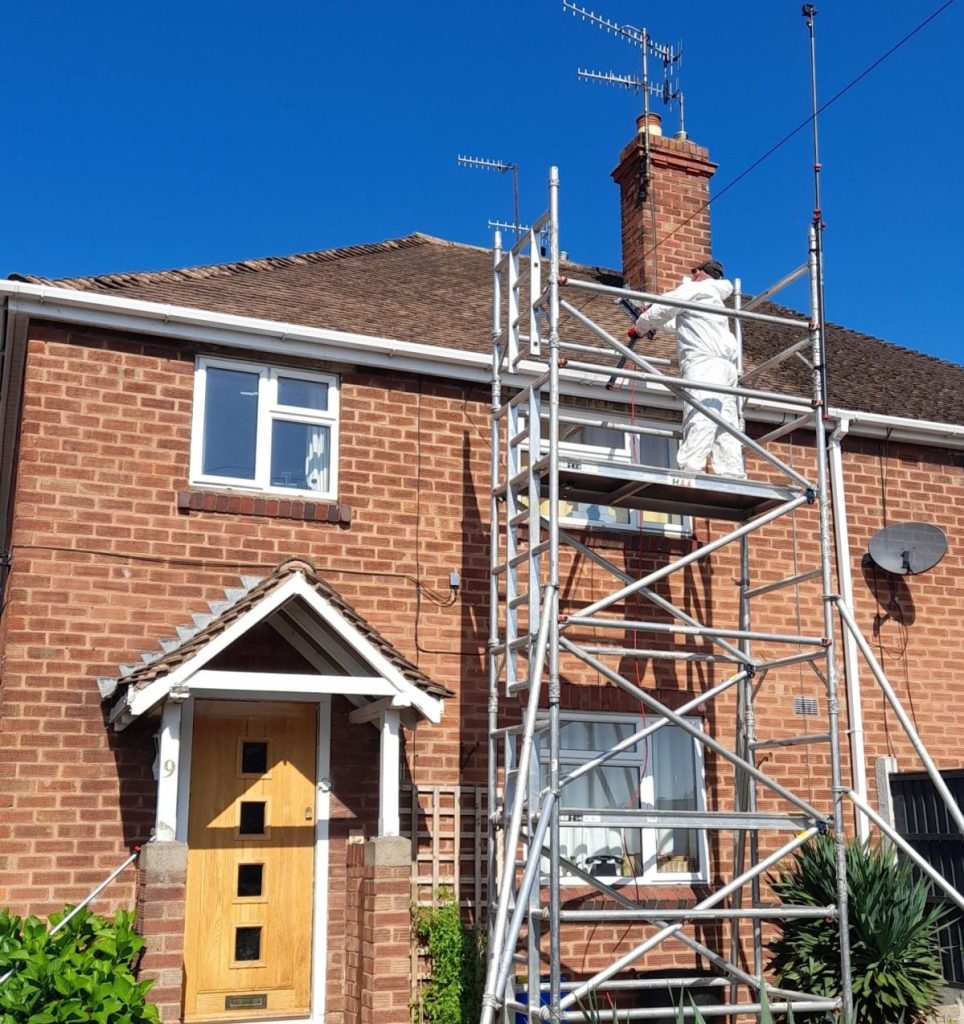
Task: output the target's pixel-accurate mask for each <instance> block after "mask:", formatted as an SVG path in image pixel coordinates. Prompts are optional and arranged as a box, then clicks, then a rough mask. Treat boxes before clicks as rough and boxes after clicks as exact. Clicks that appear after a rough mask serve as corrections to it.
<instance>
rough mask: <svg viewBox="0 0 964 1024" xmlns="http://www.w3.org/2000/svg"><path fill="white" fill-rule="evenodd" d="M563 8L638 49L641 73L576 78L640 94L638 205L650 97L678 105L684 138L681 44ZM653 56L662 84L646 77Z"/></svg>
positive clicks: (646, 174) (647, 167)
mask: <svg viewBox="0 0 964 1024" xmlns="http://www.w3.org/2000/svg"><path fill="white" fill-rule="evenodd" d="M562 9H563V10H564V11H569V12H570V13H571V14H572V15H573V16H574V17H577V18H582V20H583V21H588V22H589V23H590V24H591V25H595V26H596V27H597V28H601V29H602V30H603V31H604V32H607V33H610V34H611V35H614V36H616V37H617V38H618V39H622V40H623V41H624V42H626V43H629V44H630V46H637V47H639V50H640V74H639V75H638V76H637V75H618V74H616V72H614V71H590V70H589V69H588V68H578V69H577V73H578V75H579V77H580V78H581V79H582V80H583V81H585V82H602V83H603V84H604V85H618V86H621V87H622V88H624V89H630V90H631V91H632V92H635V93H642V95H643V121H642V123H643V133H642V137H643V173H642V180H641V181H640V182H639V186H638V191H637V202H638V204H639V205H640V206H642V204H643V203H645V202H646V200H647V199H648V198H649V193H650V188H651V186H652V180H653V173H652V162H651V159H650V144H649V103H650V98H651V97H654V98H656V99H659V100H662V102H663V105H664V106H665V107H667V108H672V106H673V104H674V103H676V104H678V105H679V131H677V133H676V136H675V137H676V138H677V139H681V140H685V139H686V137H687V136H686V122H685V119H684V104H683V90H682V89H681V88H680V67H681V65H682V63H683V44H682V42H678V43H676V44H675V45H667V44H665V43H658V42H656V40H655V39H653V37H652V36H651V35H650V34H649V32H648V31H647V30H646V29H645V28H643V27H638V28H637V27H636V26H635V25H617V24H616V22H614V21H610V20H609V19H608V18H604V17H602V16H601V15H599V14H596V13H595V12H594V11H589V10H587V9H586V8H585V7H580V6H579V5H578V4H574V3H572V2H571V0H562ZM651 56H652V57H655V58H656V59H657V60H658V61H659V62H660V63H661V64H662V65H663V81H662V83H661V84H657V83H656V82H651V81H650V78H649V58H650V57H651ZM650 219H651V221H652V225H651V227H652V232H653V238H654V239H655V238H656V208H655V206H654V205H653V204H651V205H650ZM652 263H653V266H652V271H653V276H652V281H651V284H652V285H653V287H654V288H657V290H658V283H657V281H656V251H655V248H654V249H653V252H652Z"/></svg>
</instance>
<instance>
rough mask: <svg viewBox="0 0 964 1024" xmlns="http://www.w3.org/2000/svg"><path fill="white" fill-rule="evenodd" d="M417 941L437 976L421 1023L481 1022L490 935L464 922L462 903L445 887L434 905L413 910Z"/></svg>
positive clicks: (419, 1011)
mask: <svg viewBox="0 0 964 1024" xmlns="http://www.w3.org/2000/svg"><path fill="white" fill-rule="evenodd" d="M413 922H414V929H415V937H416V938H417V939H418V941H419V943H420V944H421V945H423V946H424V947H425V948H426V949H427V951H428V955H429V958H430V960H431V963H432V974H431V977H430V978H429V980H428V982H427V983H426V985H425V986H424V987H423V989H422V991H421V994H420V998H419V1002H418V1005H417V1006H416V1007H415V1010H416V1019H419V1020H422V1021H425V1022H426V1024H470V1022H474V1021H477V1020H478V1019H479V1012H480V1010H481V1008H482V993H483V988H484V985H485V943H484V935H483V933H482V932H480V931H479V929H477V928H471V927H469V926H467V925H465V924H463V923H462V917H461V914H460V913H459V905H458V903H457V902H456V900H455V899H454V897H453V896H452V893H451V892H450V891H449V890H448V889H439V891H438V892H437V893H436V896H435V903H434V905H433V906H431V907H415V908H414V910H413Z"/></svg>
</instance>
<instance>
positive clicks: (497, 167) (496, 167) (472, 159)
mask: <svg viewBox="0 0 964 1024" xmlns="http://www.w3.org/2000/svg"><path fill="white" fill-rule="evenodd" d="M458 163H459V167H476V168H478V169H479V170H483V171H498V172H499V174H507V173H508V172H509V171H511V172H512V201H513V222H512V223H511V224H506V223H504V222H503V221H501V220H490V221H489V227H490V228H505V229H506V230H508V231H514V232H515V236H516V238H517V239H518V238H519V237H520V236H521V235H522V232H523V231H528V230H529V229H528V227H527V225H525V224H522V223H521V222H520V221H519V165H518V164H510V163H507V162H506V161H505V160H489V159H487V158H486V157H482V156H462V155H461V154H459V157H458Z"/></svg>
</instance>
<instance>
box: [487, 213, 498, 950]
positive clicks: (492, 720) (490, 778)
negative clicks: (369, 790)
mask: <svg viewBox="0 0 964 1024" xmlns="http://www.w3.org/2000/svg"><path fill="white" fill-rule="evenodd" d="M492 256H493V264H494V265H493V271H492V405H491V419H490V424H489V433H490V440H489V444H490V445H491V451H490V453H489V459H490V480H491V482H492V486H491V487H490V492H491V493H490V496H489V664H488V669H489V702H488V709H487V712H488V726H489V730H488V732H489V735H488V751H489V763H488V774H487V788H488V811H489V821H488V835H489V844H488V850H487V851H486V901H487V903H488V906H489V912H488V913H487V914H486V928H487V932H488V942H487V948H490V949H491V948H492V945H493V933H492V929H493V927H494V925H495V914H494V913H492V911H493V909H494V907H495V901H496V895H497V893H498V882H499V879H498V843H497V842H496V825H495V821H496V804H497V801H498V796H499V761H498V758H499V739H498V736H497V734H496V730H497V729H498V727H499V675H500V672H499V662H498V656H497V654H496V648H497V647H498V646H499V578H498V575H497V574H496V571H495V569H496V566H497V565H498V564H499V547H500V545H499V499H498V494H497V491H498V487H499V472H500V464H501V449H500V445H499V410H500V407H501V405H502V373H501V367H500V365H499V331H500V321H501V315H502V296H501V290H500V286H501V277H500V274H499V262H500V260H501V259H502V233H501V232H500V231H496V233H495V240H494V244H493V247H492Z"/></svg>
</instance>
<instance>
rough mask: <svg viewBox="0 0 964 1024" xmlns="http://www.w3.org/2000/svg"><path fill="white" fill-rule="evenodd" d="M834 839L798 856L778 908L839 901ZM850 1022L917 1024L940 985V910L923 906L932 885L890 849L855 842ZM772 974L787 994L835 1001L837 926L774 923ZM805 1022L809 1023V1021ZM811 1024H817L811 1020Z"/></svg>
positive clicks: (784, 876)
mask: <svg viewBox="0 0 964 1024" xmlns="http://www.w3.org/2000/svg"><path fill="white" fill-rule="evenodd" d="M835 859H836V855H835V851H834V841H833V837H832V836H830V835H818V836H816V837H815V839H814V841H813V842H812V843H809V844H807V845H806V846H804V847H802V848H801V849H799V850H798V851H797V853H796V855H795V857H794V860H793V862H792V863H791V865H790V866H789V867H788V868H787V869H786V870H784V871H782V872H781V873H780V874H779V876H778V877H777V878H776V879H771V882H772V884H773V888H774V890H775V892H776V893H777V895H778V896H779V897H780V899H781V900H783V902H784V903H790V904H797V905H802V906H810V907H824V906H828V905H830V904H836V902H837V884H836V870H835ZM846 863H847V894H848V903H849V917H850V960H851V978H852V980H853V992H854V1021H855V1022H858V1024H896V1022H902V1024H917V1022H920V1021H924V1020H927V1019H928V1017H929V1016H930V1012H931V1010H932V1009H933V1007H934V1006H935V1005H936V1004H937V1002H938V999H939V990H940V986H941V984H942V983H943V976H942V973H941V958H940V942H939V938H940V934H939V933H940V931H941V929H942V928H943V927H944V924H945V911H944V910H943V909H942V908H940V907H930V908H928V906H927V897H928V894H929V891H930V886H929V885H928V884H927V882H926V881H923V880H921V881H914V880H913V879H912V876H911V865H910V864H908V863H905V862H899V861H898V860H897V856H896V853H895V852H894V851H893V850H892V849H890V848H886V849H884V848H881V847H878V848H873V847H871V846H869V845H868V844H865V843H860V842H857V841H853V842H851V843H849V844H848V845H847V848H846ZM777 927H778V928H779V930H780V936H779V937H778V938H777V939H775V940H774V941H773V942H771V943H770V944H769V949H770V951H771V952H772V954H773V958H772V960H771V961H770V967H771V968H772V969H773V971H774V972H775V974H776V977H777V979H778V983H779V984H780V985H782V986H783V987H785V988H793V989H798V990H802V991H805V992H812V993H814V994H816V995H821V996H831V997H833V996H838V995H840V940H839V932H838V927H837V921H836V919H829V918H821V919H817V920H813V919H811V920H806V919H801V918H790V919H787V920H783V921H779V922H777ZM808 1016H809V1019H811V1020H812V1019H815V1018H814V1017H813V1016H812V1015H808ZM816 1019H822V1017H817V1018H816Z"/></svg>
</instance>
